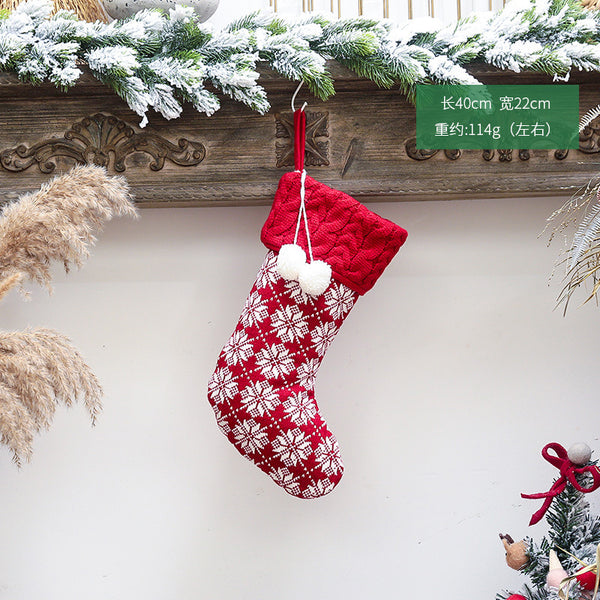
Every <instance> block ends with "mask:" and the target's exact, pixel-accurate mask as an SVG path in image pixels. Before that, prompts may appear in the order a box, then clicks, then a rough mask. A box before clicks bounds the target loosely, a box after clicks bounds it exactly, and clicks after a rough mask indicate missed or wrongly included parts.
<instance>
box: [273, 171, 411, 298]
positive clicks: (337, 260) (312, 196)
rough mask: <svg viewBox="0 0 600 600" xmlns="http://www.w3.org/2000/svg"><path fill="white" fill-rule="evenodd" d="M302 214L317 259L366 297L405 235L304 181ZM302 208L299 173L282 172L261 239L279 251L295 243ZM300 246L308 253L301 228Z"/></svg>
mask: <svg viewBox="0 0 600 600" xmlns="http://www.w3.org/2000/svg"><path fill="white" fill-rule="evenodd" d="M305 187H306V213H307V216H308V226H309V231H310V239H311V243H312V250H313V256H314V258H315V260H323V261H325V262H327V263H328V264H329V265H330V266H331V269H332V271H333V277H334V278H335V279H337V281H339V282H341V283H343V284H344V285H347V286H348V287H349V288H350V289H352V290H354V291H355V292H357V293H358V294H361V295H362V294H364V293H366V292H368V291H369V290H370V289H371V288H372V287H373V286H374V285H375V282H376V281H377V279H379V277H380V275H381V274H382V273H383V271H384V270H385V268H386V267H387V265H388V264H389V263H390V261H391V260H392V258H393V257H394V256H395V254H396V252H398V249H399V248H400V246H402V244H403V243H404V242H405V240H406V237H407V235H408V234H407V232H406V231H405V230H404V229H402V227H399V226H398V225H396V224H395V223H392V222H391V221H388V220H387V219H384V218H383V217H380V216H379V215H377V214H375V213H374V212H372V211H371V210H369V209H368V208H367V207H366V206H364V205H363V204H361V203H360V202H358V201H356V200H355V199H354V198H352V197H350V196H348V195H347V194H345V193H344V192H340V191H338V190H334V189H332V188H330V187H327V186H326V185H324V184H322V183H319V182H318V181H315V180H314V179H313V178H312V177H308V176H307V177H306V184H305ZM299 208H300V173H296V172H292V173H286V174H285V175H284V176H283V177H282V178H281V180H280V182H279V187H278V189H277V192H276V194H275V200H274V202H273V207H272V209H271V212H270V214H269V216H268V218H267V221H266V223H265V224H264V226H263V229H262V233H261V239H262V241H263V243H264V244H265V246H266V247H267V248H270V249H271V250H274V251H276V252H278V251H279V248H281V246H282V245H283V244H291V243H292V242H293V241H294V233H295V230H296V222H297V219H298V211H299ZM298 244H299V245H300V246H302V247H303V248H304V250H305V251H306V252H307V254H308V246H307V243H306V234H305V232H304V226H302V227H300V235H299V237H298Z"/></svg>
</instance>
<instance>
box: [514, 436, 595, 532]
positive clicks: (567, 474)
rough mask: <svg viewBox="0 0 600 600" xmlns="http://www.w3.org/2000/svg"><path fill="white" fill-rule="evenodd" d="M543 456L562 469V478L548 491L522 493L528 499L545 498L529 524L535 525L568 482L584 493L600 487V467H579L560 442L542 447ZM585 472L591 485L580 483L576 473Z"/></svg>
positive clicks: (522, 496)
mask: <svg viewBox="0 0 600 600" xmlns="http://www.w3.org/2000/svg"><path fill="white" fill-rule="evenodd" d="M550 450H553V451H554V452H555V453H556V455H555V456H552V455H551V454H550ZM542 456H543V457H544V458H545V459H546V460H547V461H548V462H549V463H550V464H551V465H553V466H555V467H556V468H557V469H559V470H560V478H559V479H557V480H556V481H555V482H554V483H553V484H552V487H551V488H550V490H549V491H547V492H541V493H539V494H521V498H527V499H528V500H538V499H541V498H544V499H545V500H544V504H542V507H541V508H540V509H539V510H538V511H537V512H535V513H534V514H533V516H532V517H531V520H530V521H529V525H535V524H536V523H538V522H539V521H541V520H542V517H543V516H544V515H545V514H546V511H547V510H548V509H549V508H550V505H551V504H552V499H553V498H554V497H555V496H558V495H559V494H561V493H562V492H564V490H565V488H566V487H567V482H568V483H570V484H571V485H572V486H573V487H574V488H575V489H576V490H578V491H580V492H582V493H588V492H593V491H594V490H597V489H598V488H599V487H600V469H598V467H593V466H587V467H577V465H575V464H573V463H572V462H571V461H570V460H569V455H568V453H567V450H566V449H565V448H563V447H562V446H561V445H560V444H557V443H556V442H552V443H550V444H547V445H546V446H544V447H543V448H542ZM583 473H589V474H590V475H591V476H592V478H593V480H592V483H591V484H590V486H589V487H583V486H581V485H579V483H578V482H577V479H575V475H581V474H583Z"/></svg>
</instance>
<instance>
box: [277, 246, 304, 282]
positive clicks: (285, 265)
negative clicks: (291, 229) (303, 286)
mask: <svg viewBox="0 0 600 600" xmlns="http://www.w3.org/2000/svg"><path fill="white" fill-rule="evenodd" d="M305 264H306V254H305V252H304V250H303V249H302V248H301V247H300V246H298V245H297V244H284V245H283V246H281V248H280V249H279V255H278V256H277V272H278V273H279V274H280V275H281V276H282V277H283V278H284V279H285V280H287V281H291V280H297V279H298V275H299V274H300V269H301V267H303V266H304V265H305Z"/></svg>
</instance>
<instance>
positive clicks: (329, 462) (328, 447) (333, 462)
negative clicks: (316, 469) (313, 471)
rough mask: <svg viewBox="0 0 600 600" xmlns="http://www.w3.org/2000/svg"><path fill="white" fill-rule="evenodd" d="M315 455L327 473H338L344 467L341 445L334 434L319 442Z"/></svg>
mask: <svg viewBox="0 0 600 600" xmlns="http://www.w3.org/2000/svg"><path fill="white" fill-rule="evenodd" d="M315 456H316V458H317V460H318V461H319V466H320V467H321V468H322V469H323V471H324V472H325V473H326V474H327V475H334V474H337V473H339V472H340V471H342V470H343V468H344V465H343V463H342V457H341V456H340V447H339V445H338V443H337V440H336V439H335V437H334V436H333V435H332V436H331V437H328V438H325V439H324V440H323V441H322V442H321V443H320V444H319V446H318V447H317V449H316V450H315Z"/></svg>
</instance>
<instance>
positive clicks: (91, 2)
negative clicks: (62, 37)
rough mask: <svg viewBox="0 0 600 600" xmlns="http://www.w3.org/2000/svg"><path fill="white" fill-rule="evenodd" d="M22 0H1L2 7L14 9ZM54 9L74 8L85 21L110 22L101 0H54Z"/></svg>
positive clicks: (0, 7) (0, 5)
mask: <svg viewBox="0 0 600 600" xmlns="http://www.w3.org/2000/svg"><path fill="white" fill-rule="evenodd" d="M21 1H22V0H0V9H5V10H14V9H15V8H16V7H17V6H18V5H19V4H21ZM53 4H54V11H53V12H57V11H59V10H72V11H74V12H75V14H76V15H77V16H78V17H79V18H80V19H83V20H84V21H90V22H93V21H103V22H104V23H107V22H108V20H109V19H108V15H107V14H106V11H105V10H104V6H103V5H102V4H101V2H99V0H53Z"/></svg>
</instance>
